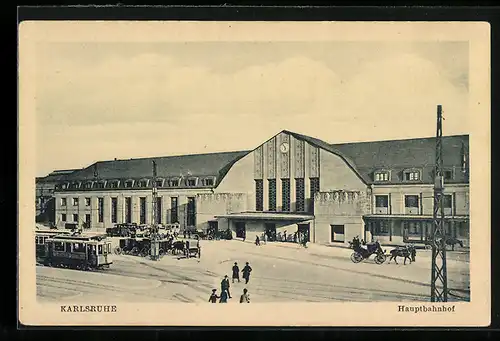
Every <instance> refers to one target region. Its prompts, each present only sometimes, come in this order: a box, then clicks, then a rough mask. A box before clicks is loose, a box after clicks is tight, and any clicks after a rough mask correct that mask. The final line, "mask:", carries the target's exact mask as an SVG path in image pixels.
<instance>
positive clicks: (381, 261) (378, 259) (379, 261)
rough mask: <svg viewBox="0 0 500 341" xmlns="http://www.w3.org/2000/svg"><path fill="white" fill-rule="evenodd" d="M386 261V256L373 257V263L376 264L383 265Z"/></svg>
mask: <svg viewBox="0 0 500 341" xmlns="http://www.w3.org/2000/svg"><path fill="white" fill-rule="evenodd" d="M386 259H387V256H386V255H377V256H375V263H377V264H379V265H380V264H384V262H385V260H386Z"/></svg>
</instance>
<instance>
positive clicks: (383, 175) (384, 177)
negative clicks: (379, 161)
mask: <svg viewBox="0 0 500 341" xmlns="http://www.w3.org/2000/svg"><path fill="white" fill-rule="evenodd" d="M375 181H389V173H387V172H380V173H375Z"/></svg>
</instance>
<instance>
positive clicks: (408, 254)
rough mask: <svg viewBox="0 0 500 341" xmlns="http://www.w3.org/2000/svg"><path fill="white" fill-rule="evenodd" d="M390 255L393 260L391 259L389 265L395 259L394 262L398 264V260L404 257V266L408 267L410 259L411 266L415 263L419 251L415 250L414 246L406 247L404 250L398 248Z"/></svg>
mask: <svg viewBox="0 0 500 341" xmlns="http://www.w3.org/2000/svg"><path fill="white" fill-rule="evenodd" d="M389 253H390V254H391V258H389V263H390V262H391V260H393V259H394V262H395V263H396V264H398V261H397V258H398V257H403V258H404V265H406V259H408V260H409V261H410V264H411V263H412V262H415V257H416V256H417V251H416V250H415V247H414V246H413V245H412V246H408V245H406V246H405V247H403V248H400V247H397V248H395V249H393V250H391V252H389Z"/></svg>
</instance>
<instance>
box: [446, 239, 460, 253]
mask: <svg viewBox="0 0 500 341" xmlns="http://www.w3.org/2000/svg"><path fill="white" fill-rule="evenodd" d="M445 242H446V245H450V246H451V251H455V244H458V245H460V247H464V243H463V242H462V241H461V240H460V239H457V238H453V237H449V238H446V241H445Z"/></svg>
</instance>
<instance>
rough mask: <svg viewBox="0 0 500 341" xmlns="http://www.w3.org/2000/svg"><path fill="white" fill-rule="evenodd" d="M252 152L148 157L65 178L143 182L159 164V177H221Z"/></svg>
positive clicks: (103, 164)
mask: <svg viewBox="0 0 500 341" xmlns="http://www.w3.org/2000/svg"><path fill="white" fill-rule="evenodd" d="M248 153H249V151H238V152H220V153H208V154H193V155H178V156H163V157H148V158H139V159H125V160H111V161H99V162H96V163H94V164H92V165H90V166H89V167H86V168H84V169H81V170H79V171H76V172H74V173H71V174H70V175H68V176H66V178H65V180H67V181H82V180H94V179H95V176H94V175H95V173H97V178H98V179H101V180H104V179H140V178H151V177H152V162H153V161H156V166H157V177H158V178H174V177H184V178H187V177H190V176H192V177H206V176H216V177H217V178H222V177H223V176H224V175H225V173H227V171H228V170H229V168H230V166H232V164H234V163H235V162H236V161H237V160H239V159H240V158H242V157H243V156H245V155H246V154H248Z"/></svg>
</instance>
